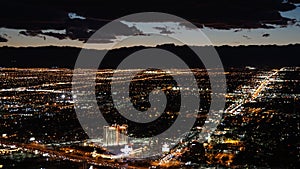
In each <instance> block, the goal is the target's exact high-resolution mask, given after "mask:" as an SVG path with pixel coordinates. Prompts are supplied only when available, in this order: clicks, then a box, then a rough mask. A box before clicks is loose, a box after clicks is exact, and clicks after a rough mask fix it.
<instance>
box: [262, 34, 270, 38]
mask: <svg viewBox="0 0 300 169" xmlns="http://www.w3.org/2000/svg"><path fill="white" fill-rule="evenodd" d="M269 36H270V34H268V33H264V34H263V35H262V37H265V38H267V37H269Z"/></svg>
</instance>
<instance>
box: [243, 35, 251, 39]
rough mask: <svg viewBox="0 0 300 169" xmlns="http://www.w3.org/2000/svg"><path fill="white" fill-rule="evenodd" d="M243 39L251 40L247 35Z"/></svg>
mask: <svg viewBox="0 0 300 169" xmlns="http://www.w3.org/2000/svg"><path fill="white" fill-rule="evenodd" d="M243 37H244V38H246V39H248V40H250V39H251V38H250V37H249V36H247V35H243Z"/></svg>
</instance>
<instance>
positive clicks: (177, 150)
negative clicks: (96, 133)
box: [158, 68, 284, 166]
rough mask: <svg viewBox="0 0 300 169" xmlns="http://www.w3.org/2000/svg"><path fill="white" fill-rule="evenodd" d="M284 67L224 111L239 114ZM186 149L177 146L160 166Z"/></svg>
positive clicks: (176, 157) (166, 164)
mask: <svg viewBox="0 0 300 169" xmlns="http://www.w3.org/2000/svg"><path fill="white" fill-rule="evenodd" d="M283 69H284V68H282V69H280V70H272V73H270V75H268V76H267V77H266V78H264V79H262V81H261V82H260V84H259V85H258V86H256V89H255V90H254V92H253V93H252V94H251V95H250V96H249V97H248V98H246V99H244V100H242V101H241V102H240V103H239V104H238V105H236V104H233V105H231V106H229V107H228V108H227V109H226V110H225V111H224V112H225V113H229V114H234V115H237V114H239V113H240V112H241V111H237V110H238V109H240V108H241V107H242V105H244V104H245V103H248V102H251V101H253V100H255V99H256V98H257V97H258V96H259V94H260V93H261V91H263V89H264V88H265V87H266V86H267V85H268V84H269V83H270V79H271V77H272V76H275V75H277V74H278V72H280V71H282V70H283ZM273 71H275V72H273ZM193 138H194V137H190V139H189V140H191V139H193ZM185 151H186V149H185V148H184V147H182V146H180V147H177V148H175V149H173V151H172V152H171V153H170V154H168V155H166V156H164V157H163V158H161V159H160V161H159V164H158V165H160V166H169V165H170V162H171V161H172V160H173V159H178V157H179V156H180V155H182V154H184V152H185Z"/></svg>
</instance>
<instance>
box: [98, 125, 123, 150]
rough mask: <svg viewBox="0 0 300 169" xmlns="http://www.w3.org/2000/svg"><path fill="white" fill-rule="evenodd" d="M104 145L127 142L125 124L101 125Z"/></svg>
mask: <svg viewBox="0 0 300 169" xmlns="http://www.w3.org/2000/svg"><path fill="white" fill-rule="evenodd" d="M103 144H104V146H117V145H125V144H128V137H127V125H121V126H120V125H112V126H103Z"/></svg>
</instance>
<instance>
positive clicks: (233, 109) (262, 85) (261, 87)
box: [224, 68, 283, 115]
mask: <svg viewBox="0 0 300 169" xmlns="http://www.w3.org/2000/svg"><path fill="white" fill-rule="evenodd" d="M282 69H283V68H281V69H280V70H275V72H273V73H271V74H270V75H268V76H267V77H266V78H264V79H263V80H262V81H261V82H260V85H258V86H257V87H256V89H255V90H254V92H253V93H252V94H251V96H249V97H248V98H246V99H244V100H243V101H241V103H239V104H238V105H235V104H234V105H231V106H229V107H228V108H227V109H226V110H225V111H224V112H225V113H229V114H234V115H237V114H239V113H240V112H241V111H237V110H238V109H240V108H241V107H242V105H244V104H245V103H249V102H251V101H253V100H255V99H257V97H258V96H259V94H260V93H261V91H262V90H264V88H265V87H266V86H267V85H268V84H269V83H270V79H271V77H272V76H275V75H277V74H278V72H280V71H282ZM272 71H274V70H272Z"/></svg>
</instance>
